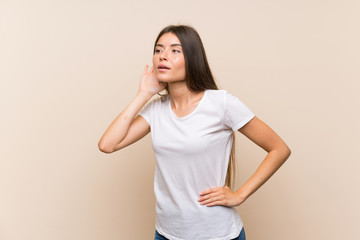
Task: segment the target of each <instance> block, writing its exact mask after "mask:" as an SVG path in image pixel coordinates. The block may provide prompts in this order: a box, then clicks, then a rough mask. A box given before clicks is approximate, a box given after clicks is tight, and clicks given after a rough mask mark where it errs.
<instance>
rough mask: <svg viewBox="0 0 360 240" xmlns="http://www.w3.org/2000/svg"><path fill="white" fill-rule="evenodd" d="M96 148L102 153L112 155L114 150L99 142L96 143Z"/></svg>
mask: <svg viewBox="0 0 360 240" xmlns="http://www.w3.org/2000/svg"><path fill="white" fill-rule="evenodd" d="M98 148H99V150H100V151H101V152H103V153H112V152H114V149H113V148H112V147H110V146H108V145H107V144H105V143H103V142H101V141H99V143H98Z"/></svg>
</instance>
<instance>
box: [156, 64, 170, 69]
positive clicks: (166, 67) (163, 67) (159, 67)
mask: <svg viewBox="0 0 360 240" xmlns="http://www.w3.org/2000/svg"><path fill="white" fill-rule="evenodd" d="M158 69H159V70H160V71H165V70H170V68H169V67H168V66H166V65H163V64H160V65H159V66H158Z"/></svg>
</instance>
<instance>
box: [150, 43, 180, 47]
mask: <svg viewBox="0 0 360 240" xmlns="http://www.w3.org/2000/svg"><path fill="white" fill-rule="evenodd" d="M155 46H156V47H164V45H162V44H159V43H158V44H156V45H155ZM170 46H171V47H176V46H180V47H181V44H179V43H173V44H171V45H170Z"/></svg>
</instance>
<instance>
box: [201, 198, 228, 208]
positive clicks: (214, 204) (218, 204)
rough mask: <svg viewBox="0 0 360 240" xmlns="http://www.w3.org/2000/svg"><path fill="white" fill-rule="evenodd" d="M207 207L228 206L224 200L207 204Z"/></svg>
mask: <svg viewBox="0 0 360 240" xmlns="http://www.w3.org/2000/svg"><path fill="white" fill-rule="evenodd" d="M206 206H207V207H213V206H226V205H225V202H224V200H222V201H215V202H212V203H209V204H206Z"/></svg>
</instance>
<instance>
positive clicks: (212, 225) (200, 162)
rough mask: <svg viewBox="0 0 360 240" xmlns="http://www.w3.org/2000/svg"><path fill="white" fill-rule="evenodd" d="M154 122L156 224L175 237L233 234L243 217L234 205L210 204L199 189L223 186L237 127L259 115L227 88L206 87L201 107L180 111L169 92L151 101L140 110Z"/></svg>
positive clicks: (211, 239) (212, 238)
mask: <svg viewBox="0 0 360 240" xmlns="http://www.w3.org/2000/svg"><path fill="white" fill-rule="evenodd" d="M139 115H141V116H142V117H143V118H144V119H145V120H146V121H147V122H148V123H149V125H150V128H151V137H152V144H153V148H154V152H155V156H156V168H155V177H154V192H155V196H156V226H155V227H156V230H157V231H158V232H159V233H160V234H161V235H163V236H165V237H166V238H169V239H171V240H200V239H203V240H229V239H232V238H235V237H237V236H238V235H239V234H240V231H241V228H242V226H243V225H242V221H241V219H240V216H239V214H238V212H237V211H236V209H235V208H229V207H224V206H213V207H207V206H206V205H200V203H199V202H198V198H199V194H200V192H202V191H203V190H206V189H208V188H212V187H219V186H224V184H225V178H226V172H227V168H228V163H229V156H230V152H231V146H232V141H233V139H232V135H231V134H232V132H233V131H237V130H238V129H239V128H241V127H242V126H244V125H245V124H246V123H247V122H249V121H250V120H251V119H252V118H253V117H254V116H255V115H254V113H252V112H251V111H250V110H249V108H248V107H247V106H246V105H245V104H244V103H242V102H241V101H240V100H239V99H238V98H237V97H235V96H233V95H231V94H229V93H228V92H227V91H225V90H205V93H204V96H203V98H202V99H201V101H200V103H199V104H198V106H197V107H196V109H195V110H194V111H193V112H192V113H190V114H189V115H186V116H184V117H178V116H176V115H175V114H174V112H173V111H172V109H171V104H170V97H169V96H166V97H162V98H157V99H154V100H152V101H151V102H149V103H148V104H147V105H146V106H145V107H144V108H143V109H142V110H141V111H140V113H139Z"/></svg>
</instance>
